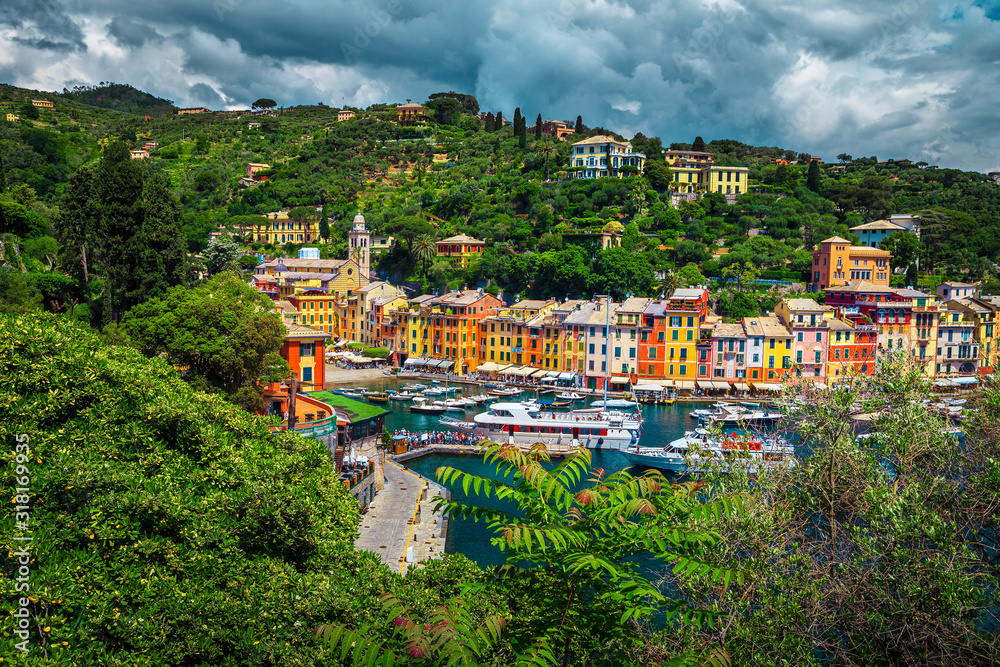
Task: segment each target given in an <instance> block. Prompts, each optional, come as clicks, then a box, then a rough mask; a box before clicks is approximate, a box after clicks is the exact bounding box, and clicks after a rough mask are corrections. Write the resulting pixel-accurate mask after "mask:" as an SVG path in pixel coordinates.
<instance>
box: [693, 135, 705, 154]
mask: <svg viewBox="0 0 1000 667" xmlns="http://www.w3.org/2000/svg"><path fill="white" fill-rule="evenodd" d="M691 150H693V151H699V152H702V153H704V152H705V140H704V139H702V138H701V137H695V138H694V141H693V142H692V143H691Z"/></svg>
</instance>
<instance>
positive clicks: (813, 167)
mask: <svg viewBox="0 0 1000 667" xmlns="http://www.w3.org/2000/svg"><path fill="white" fill-rule="evenodd" d="M822 178H823V177H822V175H821V174H820V171H819V162H817V161H816V160H812V161H810V162H809V171H808V172H807V173H806V187H807V188H809V189H810V190H812V191H813V192H819V188H820V182H821V181H822Z"/></svg>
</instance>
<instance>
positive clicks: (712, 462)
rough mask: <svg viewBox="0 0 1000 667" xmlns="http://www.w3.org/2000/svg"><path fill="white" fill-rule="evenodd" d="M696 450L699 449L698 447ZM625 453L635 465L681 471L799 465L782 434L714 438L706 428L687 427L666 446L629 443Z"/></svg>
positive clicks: (791, 447) (623, 454) (752, 470)
mask: <svg viewBox="0 0 1000 667" xmlns="http://www.w3.org/2000/svg"><path fill="white" fill-rule="evenodd" d="M695 450H696V451H695ZM621 454H622V456H624V457H625V458H626V459H628V460H629V461H630V462H631V463H633V464H635V465H641V466H646V467H647V468H657V469H660V470H670V471H673V472H679V473H696V472H705V470H707V469H715V470H719V471H721V472H732V470H733V468H734V467H736V466H738V465H743V466H745V467H746V470H747V472H749V473H756V472H759V471H760V470H762V469H764V468H776V467H782V466H787V467H791V466H794V465H796V463H797V462H796V459H795V447H794V446H793V445H792V444H791V443H789V442H788V441H787V440H784V439H782V438H764V437H761V436H757V435H743V436H741V435H729V436H722V437H721V438H713V437H712V436H711V435H710V434H709V432H708V431H707V430H705V429H700V428H699V429H695V430H694V431H688V432H686V433H685V434H684V436H683V437H680V438H677V439H676V440H674V441H672V442H671V443H670V444H668V445H667V446H666V447H639V446H638V445H635V446H632V447H629V448H627V449H624V450H622V451H621Z"/></svg>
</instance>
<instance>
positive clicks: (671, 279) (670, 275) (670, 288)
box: [660, 271, 681, 297]
mask: <svg viewBox="0 0 1000 667" xmlns="http://www.w3.org/2000/svg"><path fill="white" fill-rule="evenodd" d="M680 284H681V280H680V278H679V277H678V276H677V274H676V273H674V272H673V271H665V272H664V273H663V278H662V279H661V280H660V291H662V292H663V295H664V296H666V297H669V296H670V295H671V294H673V293H674V290H676V289H677V288H678V287H680Z"/></svg>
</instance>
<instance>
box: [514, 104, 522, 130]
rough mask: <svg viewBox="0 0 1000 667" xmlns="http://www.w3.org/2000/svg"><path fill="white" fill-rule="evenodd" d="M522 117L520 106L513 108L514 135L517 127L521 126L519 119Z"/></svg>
mask: <svg viewBox="0 0 1000 667" xmlns="http://www.w3.org/2000/svg"><path fill="white" fill-rule="evenodd" d="M522 120H524V117H523V116H521V107H517V108H516V109H514V135H515V136H517V129H518V128H519V127H521V121H522Z"/></svg>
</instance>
